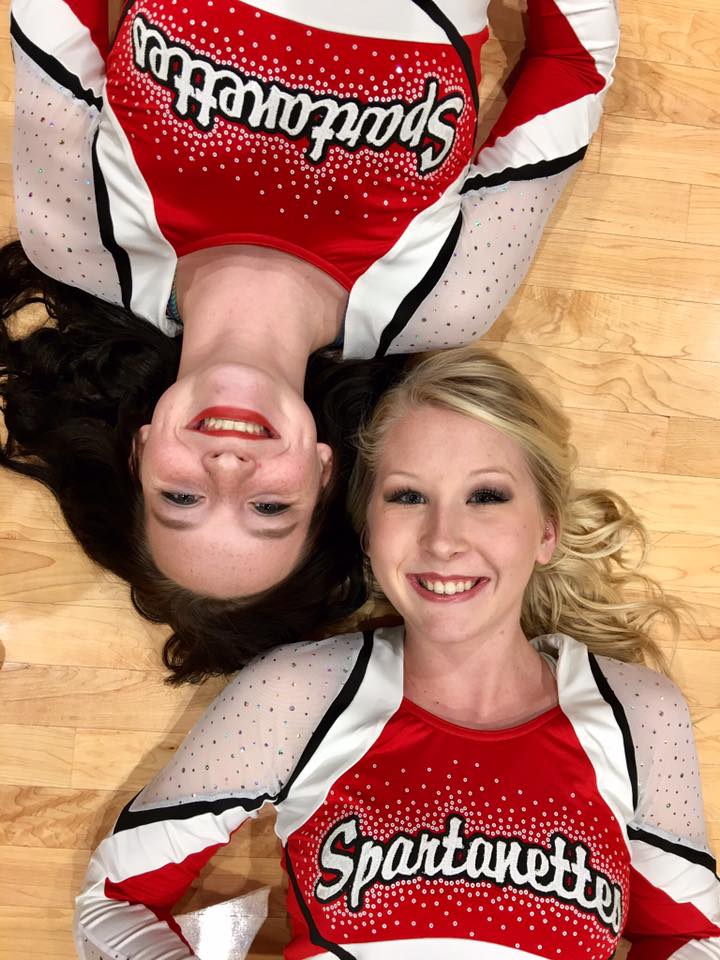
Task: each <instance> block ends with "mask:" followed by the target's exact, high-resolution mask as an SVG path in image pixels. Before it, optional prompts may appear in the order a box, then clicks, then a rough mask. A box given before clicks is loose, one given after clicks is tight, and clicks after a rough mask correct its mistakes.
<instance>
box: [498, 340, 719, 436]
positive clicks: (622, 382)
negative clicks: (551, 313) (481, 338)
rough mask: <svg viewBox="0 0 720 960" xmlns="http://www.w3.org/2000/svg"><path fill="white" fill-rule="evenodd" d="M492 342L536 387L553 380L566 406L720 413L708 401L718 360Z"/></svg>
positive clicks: (677, 413) (670, 413) (555, 392)
mask: <svg viewBox="0 0 720 960" xmlns="http://www.w3.org/2000/svg"><path fill="white" fill-rule="evenodd" d="M491 335H492V331H491ZM488 343H489V344H492V345H493V346H495V347H496V348H497V349H498V352H499V353H500V355H501V356H502V357H504V358H505V359H506V360H509V361H510V363H512V364H514V365H515V366H516V367H518V369H520V370H522V372H523V373H524V374H525V376H527V377H528V378H529V379H530V380H532V381H534V382H536V385H537V386H538V387H540V388H542V387H546V386H547V384H549V383H551V384H552V392H553V395H554V396H555V397H557V398H558V399H559V400H560V402H561V403H562V404H563V405H564V406H568V407H587V408H588V409H590V410H614V411H623V412H628V413H652V414H659V415H661V416H669V417H672V416H681V417H689V416H692V417H697V418H698V419H702V420H705V419H708V418H711V417H713V416H714V417H718V416H720V410H717V411H713V410H712V409H708V403H707V398H708V394H710V393H712V391H713V389H714V388H715V386H716V384H717V383H718V381H720V363H703V362H701V361H698V360H668V359H664V358H659V357H652V358H649V357H638V356H633V357H626V356H624V355H622V354H611V353H602V354H598V353H596V352H595V351H590V350H567V349H563V348H558V347H524V346H522V345H517V346H514V345H510V344H502V345H499V344H498V345H496V344H494V343H492V341H488Z"/></svg>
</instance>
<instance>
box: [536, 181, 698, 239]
mask: <svg viewBox="0 0 720 960" xmlns="http://www.w3.org/2000/svg"><path fill="white" fill-rule="evenodd" d="M690 190H691V187H690V185H689V184H687V183H672V182H668V181H662V180H645V179H643V178H641V177H617V176H608V175H607V174H602V173H590V172H588V171H587V170H586V169H585V167H584V168H583V171H582V172H581V173H580V174H579V175H578V176H577V177H576V178H575V179H574V181H573V182H572V184H571V186H570V189H569V190H568V192H567V195H566V197H563V200H562V201H561V203H560V204H559V208H560V209H559V213H558V215H557V217H556V218H555V225H556V226H557V227H561V228H566V229H568V230H582V231H587V232H588V233H603V234H604V233H607V234H614V235H615V236H626V237H649V238H651V239H656V240H686V239H689V238H688V237H687V221H688V211H689V207H690ZM695 242H699V243H704V242H706V241H705V235H704V234H701V235H700V237H699V238H695Z"/></svg>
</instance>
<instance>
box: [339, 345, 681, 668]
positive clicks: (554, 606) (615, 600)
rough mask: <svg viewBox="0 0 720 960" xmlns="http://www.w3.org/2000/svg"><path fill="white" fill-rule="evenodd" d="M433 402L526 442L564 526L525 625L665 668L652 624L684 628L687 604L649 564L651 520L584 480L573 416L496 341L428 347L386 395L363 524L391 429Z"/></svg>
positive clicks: (359, 516)
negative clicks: (492, 346)
mask: <svg viewBox="0 0 720 960" xmlns="http://www.w3.org/2000/svg"><path fill="white" fill-rule="evenodd" d="M423 404H429V405H431V406H434V407H441V408H444V409H446V410H452V411H454V412H456V413H460V414H463V415H464V416H468V417H473V418H474V419H476V420H480V421H481V422H483V423H485V424H488V425H489V426H491V427H494V428H495V429H496V430H499V431H500V432H501V433H503V434H505V435H506V436H508V437H510V438H512V439H513V440H515V441H516V442H517V443H519V444H520V446H521V447H522V448H523V450H524V453H525V458H526V462H527V464H528V467H529V469H530V472H531V474H532V476H533V479H534V482H535V487H536V489H537V493H538V496H539V499H540V503H541V506H542V508H543V511H544V512H545V514H546V515H547V516H548V517H550V518H552V519H553V521H554V523H555V524H556V527H557V546H556V548H555V551H554V553H553V556H552V558H551V560H550V562H549V563H547V564H543V565H537V566H536V568H535V570H534V572H533V574H532V576H531V578H530V582H529V583H528V585H527V588H526V590H525V597H524V600H523V606H522V616H521V624H522V628H523V631H524V632H525V634H526V635H527V636H529V637H535V636H539V635H541V634H546V633H566V634H569V635H570V636H572V637H575V639H577V640H580V641H582V642H583V643H585V644H586V645H587V646H588V647H589V648H590V649H591V650H592V651H593V652H594V653H599V654H603V655H606V656H610V657H615V658H616V659H618V660H626V661H636V662H643V661H645V662H649V663H651V664H652V665H653V666H655V667H658V668H660V669H665V666H666V664H665V658H664V655H663V653H662V651H661V650H660V647H659V646H658V644H657V643H656V641H655V640H654V639H652V637H651V636H650V632H649V631H650V629H651V627H652V626H653V625H654V624H655V623H656V622H657V621H664V622H666V623H668V624H669V625H670V627H671V629H672V632H673V634H674V635H675V636H677V633H678V632H679V629H680V619H679V616H678V603H677V601H675V600H674V599H673V598H670V597H668V596H667V595H666V594H665V593H664V591H663V590H662V588H661V587H660V585H659V584H658V583H656V582H655V581H654V580H652V579H650V578H649V577H647V576H645V575H643V574H642V573H641V572H640V568H641V566H642V564H643V562H644V560H645V556H646V553H647V547H648V535H647V531H646V529H645V527H644V525H643V524H642V522H641V520H640V519H639V518H638V516H637V515H636V514H635V513H634V511H633V510H632V509H631V508H630V506H629V505H628V504H627V503H626V502H625V501H624V500H623V499H622V497H620V496H618V495H617V494H615V493H612V492H611V491H609V490H576V489H575V486H574V483H573V472H574V467H575V462H576V455H575V449H574V447H573V446H572V445H571V443H570V440H569V437H570V424H569V420H568V418H567V417H566V416H565V414H564V413H563V412H562V411H561V410H560V409H559V408H558V407H557V406H556V405H555V404H554V403H552V402H551V401H549V400H548V399H546V398H545V397H543V395H542V394H540V393H539V392H538V391H537V390H536V389H535V387H533V385H532V384H531V383H530V382H529V381H528V380H527V379H526V378H525V377H524V376H523V375H522V374H521V373H519V372H518V371H517V370H515V369H514V368H513V367H512V366H510V364H508V363H506V362H505V361H504V360H501V359H500V358H499V357H496V356H494V355H493V354H492V353H490V352H488V351H487V350H480V349H477V348H472V347H466V348H463V349H458V350H446V351H444V352H442V353H438V354H435V355H431V356H428V357H426V358H425V359H423V360H422V361H421V362H420V363H419V364H418V365H417V366H415V367H414V368H413V369H412V370H411V371H410V372H409V373H408V374H407V375H406V376H405V378H404V379H403V380H402V381H401V382H400V383H399V384H397V385H396V386H395V387H393V388H392V389H391V390H389V391H388V392H387V393H386V394H385V395H384V396H383V398H382V399H381V401H380V402H379V404H378V405H377V407H376V408H375V411H374V413H373V416H372V418H371V420H370V421H369V422H368V423H367V424H365V425H364V427H363V428H362V430H361V432H360V434H359V437H358V439H357V447H358V457H357V462H356V465H355V469H354V471H353V475H352V477H351V480H350V493H349V509H350V513H351V515H352V518H353V523H354V525H355V528H356V530H358V531H360V532H362V531H363V530H364V528H365V517H366V512H367V505H368V502H369V499H370V495H371V493H372V487H373V483H374V478H375V473H376V469H377V465H378V462H379V459H380V457H381V455H382V451H383V447H384V443H385V438H386V436H387V434H388V432H389V431H390V429H391V427H392V426H393V424H395V423H396V422H397V421H398V420H400V419H401V418H402V417H403V416H405V414H407V413H408V411H409V410H411V409H412V408H414V407H417V406H419V405H423ZM638 548H639V549H638Z"/></svg>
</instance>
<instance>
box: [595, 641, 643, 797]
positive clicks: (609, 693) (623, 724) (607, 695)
mask: <svg viewBox="0 0 720 960" xmlns="http://www.w3.org/2000/svg"><path fill="white" fill-rule="evenodd" d="M588 660H589V661H590V669H591V670H592V675H593V677H594V678H595V683H596V684H597V688H598V690H599V691H600V693H601V695H602V697H603V699H604V700H605V701H606V703H608V704H609V706H610V707H611V709H612V712H613V714H614V715H615V722H616V723H617V725H618V727H620V732H621V733H622V738H623V744H624V746H625V762H626V763H627V771H628V777H629V778H630V785H631V787H632V805H633V810H637V806H638V774H637V763H636V761H635V748H634V746H633V739H632V734H631V733H630V725H629V724H628V721H627V717H626V716H625V711H624V709H623V705H622V704H621V703H620V701H619V700H618V698H617V696H616V694H615V691H614V690H613V689H612V687H611V686H610V684H609V683H608V681H607V678H606V676H605V674H604V673H603V672H602V670H601V669H600V667H599V666H598V662H597V659H596V658H595V655H594V654H593V653H588Z"/></svg>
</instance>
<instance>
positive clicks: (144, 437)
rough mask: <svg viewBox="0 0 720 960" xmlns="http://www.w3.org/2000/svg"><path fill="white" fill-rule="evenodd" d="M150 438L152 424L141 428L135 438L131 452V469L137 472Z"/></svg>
mask: <svg viewBox="0 0 720 960" xmlns="http://www.w3.org/2000/svg"><path fill="white" fill-rule="evenodd" d="M149 436H150V424H149V423H146V424H145V425H144V426H142V427H140V429H139V430H138V432H137V433H136V434H135V436H134V437H133V441H132V448H131V450H130V469H131V470H133V471H136V470H137V469H138V468H139V466H140V462H141V460H142V456H143V451H144V450H145V444H146V443H147V442H148V437H149Z"/></svg>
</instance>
